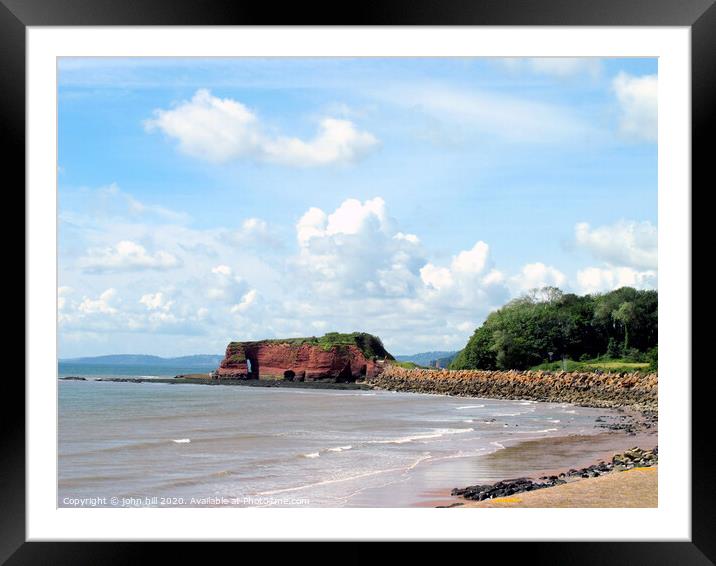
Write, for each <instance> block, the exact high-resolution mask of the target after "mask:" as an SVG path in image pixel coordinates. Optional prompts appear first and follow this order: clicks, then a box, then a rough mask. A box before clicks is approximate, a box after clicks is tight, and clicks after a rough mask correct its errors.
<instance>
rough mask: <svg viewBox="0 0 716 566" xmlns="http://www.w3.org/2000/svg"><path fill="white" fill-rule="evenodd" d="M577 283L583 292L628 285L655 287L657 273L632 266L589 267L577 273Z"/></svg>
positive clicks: (600, 290)
mask: <svg viewBox="0 0 716 566" xmlns="http://www.w3.org/2000/svg"><path fill="white" fill-rule="evenodd" d="M577 283H578V284H579V288H580V290H581V291H582V293H600V292H604V291H611V290H613V289H618V288H620V287H627V286H628V287H635V288H637V289H655V288H656V283H657V273H656V271H654V270H647V271H637V270H636V269H632V268H630V267H588V268H586V269H583V270H580V271H579V272H578V273H577Z"/></svg>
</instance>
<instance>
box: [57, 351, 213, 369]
mask: <svg viewBox="0 0 716 566" xmlns="http://www.w3.org/2000/svg"><path fill="white" fill-rule="evenodd" d="M223 358H224V356H223V355H221V354H196V355H193V356H180V357H177V358H162V357H160V356H149V355H146V354H113V355H109V356H91V357H86V358H63V359H61V360H60V362H62V363H65V364H74V365H84V364H86V365H103V366H137V365H142V366H155V367H168V366H171V367H175V366H182V367H186V368H194V367H197V368H204V367H216V366H218V365H219V362H221V360H222V359H223Z"/></svg>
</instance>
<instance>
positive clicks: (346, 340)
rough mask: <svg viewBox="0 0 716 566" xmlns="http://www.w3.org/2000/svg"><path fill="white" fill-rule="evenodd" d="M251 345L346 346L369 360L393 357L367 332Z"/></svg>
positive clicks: (262, 342) (324, 348)
mask: <svg viewBox="0 0 716 566" xmlns="http://www.w3.org/2000/svg"><path fill="white" fill-rule="evenodd" d="M252 343H253V344H292V345H296V346H301V345H303V344H309V345H315V346H319V347H320V348H322V349H323V350H324V351H326V352H328V351H330V350H332V349H334V348H343V347H346V346H357V347H358V348H359V349H360V350H361V352H363V355H364V356H365V357H366V358H368V359H370V358H378V359H384V358H385V359H388V360H392V359H393V356H392V355H390V353H388V351H387V350H386V349H385V347H384V346H383V342H382V341H381V340H380V338H378V337H377V336H373V335H372V334H368V333H367V332H351V333H340V332H328V333H327V334H324V335H323V336H310V337H301V338H271V339H266V340H259V341H257V342H252ZM234 344H236V345H240V344H242V342H232V343H231V344H230V345H229V347H231V346H232V345H234Z"/></svg>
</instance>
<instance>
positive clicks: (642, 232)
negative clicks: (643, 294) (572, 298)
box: [574, 220, 658, 293]
mask: <svg viewBox="0 0 716 566" xmlns="http://www.w3.org/2000/svg"><path fill="white" fill-rule="evenodd" d="M574 238H575V244H576V246H577V248H578V249H581V250H584V251H586V252H588V253H589V254H590V255H591V256H592V257H593V258H594V259H597V260H599V261H601V262H602V265H600V266H591V267H587V268H585V269H582V270H580V271H579V272H578V273H577V284H578V286H579V289H580V290H581V291H582V292H583V293H596V292H603V291H611V290H612V289H617V288H619V287H624V286H629V287H635V288H637V289H655V288H656V285H657V278H658V271H657V268H658V231H657V228H656V226H654V225H652V224H651V223H650V222H635V221H627V220H621V221H619V222H617V223H615V224H612V225H608V226H600V227H597V228H592V227H591V226H590V225H589V224H587V223H586V222H581V223H579V224H577V225H576V226H575V228H574Z"/></svg>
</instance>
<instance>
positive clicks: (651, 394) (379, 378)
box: [366, 364, 658, 412]
mask: <svg viewBox="0 0 716 566" xmlns="http://www.w3.org/2000/svg"><path fill="white" fill-rule="evenodd" d="M366 383H368V384H370V385H373V386H374V387H378V388H381V389H387V390H391V391H412V392H415V393H438V394H444V395H458V396H464V397H487V398H494V399H526V400H532V401H548V402H557V403H573V404H576V405H583V406H590V407H611V408H616V407H629V408H633V409H636V410H640V411H646V412H649V411H656V410H657V405H658V376H657V374H655V373H651V374H642V373H581V372H571V373H570V372H547V371H482V370H429V369H406V368H402V367H399V366H396V365H393V364H386V365H385V368H384V369H383V371H381V372H380V373H377V374H376V375H371V376H369V377H368V378H367V379H366Z"/></svg>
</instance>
